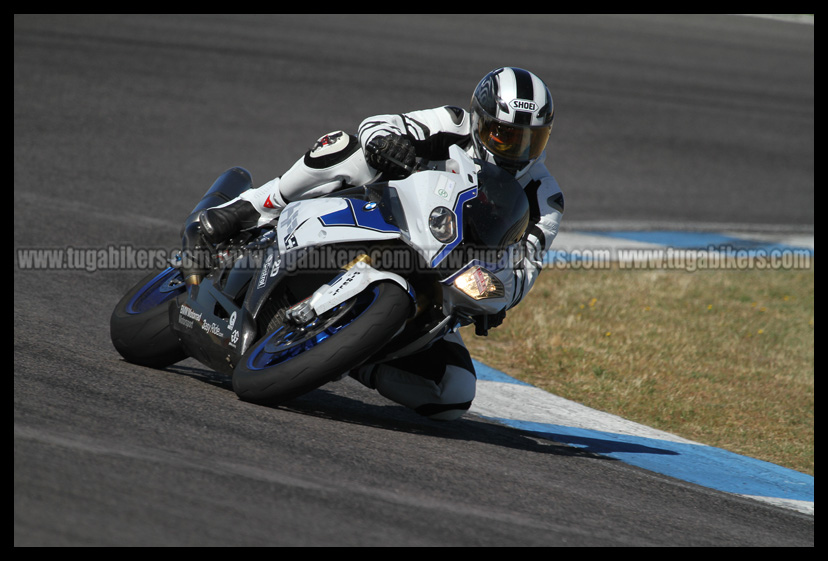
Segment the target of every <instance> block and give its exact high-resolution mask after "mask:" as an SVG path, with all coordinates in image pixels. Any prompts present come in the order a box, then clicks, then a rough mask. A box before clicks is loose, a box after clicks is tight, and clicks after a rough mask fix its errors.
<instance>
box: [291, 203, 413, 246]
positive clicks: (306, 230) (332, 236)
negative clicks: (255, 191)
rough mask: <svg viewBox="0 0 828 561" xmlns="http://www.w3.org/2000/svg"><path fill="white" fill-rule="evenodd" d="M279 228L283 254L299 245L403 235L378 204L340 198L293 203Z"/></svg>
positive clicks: (388, 237) (367, 240)
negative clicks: (383, 216)
mask: <svg viewBox="0 0 828 561" xmlns="http://www.w3.org/2000/svg"><path fill="white" fill-rule="evenodd" d="M277 228H278V238H279V239H278V243H279V251H280V252H281V253H282V254H285V253H287V252H288V251H290V250H292V249H294V248H297V247H313V246H318V245H327V244H335V243H347V242H371V241H381V240H389V239H394V238H399V237H400V229H399V228H398V227H396V226H394V225H392V224H388V223H387V222H385V220H384V219H383V218H382V215H381V214H380V212H379V210H378V209H377V205H376V204H374V203H368V202H367V201H361V200H358V199H348V198H338V197H330V198H322V199H311V200H307V201H296V202H293V203H290V204H289V205H288V206H287V207H285V209H284V210H283V211H282V214H281V216H280V217H279V225H278V227H277Z"/></svg>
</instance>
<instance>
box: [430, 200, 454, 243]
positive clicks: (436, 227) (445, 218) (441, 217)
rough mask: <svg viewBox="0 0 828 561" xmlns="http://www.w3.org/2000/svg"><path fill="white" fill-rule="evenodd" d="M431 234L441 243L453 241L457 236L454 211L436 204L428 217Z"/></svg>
mask: <svg viewBox="0 0 828 561" xmlns="http://www.w3.org/2000/svg"><path fill="white" fill-rule="evenodd" d="M428 227H429V229H430V230H431V235H432V236H434V238H435V239H436V240H437V241H439V242H442V243H448V242H450V241H453V240H454V238H455V237H457V219H456V218H455V216H454V213H453V212H452V211H450V210H449V209H447V208H446V207H444V206H438V207H437V208H435V209H434V210H432V211H431V216H429V217H428Z"/></svg>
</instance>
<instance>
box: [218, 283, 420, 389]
mask: <svg viewBox="0 0 828 561" xmlns="http://www.w3.org/2000/svg"><path fill="white" fill-rule="evenodd" d="M410 307H411V299H410V297H409V296H408V294H407V293H406V292H405V291H404V290H403V289H402V288H401V287H400V286H399V285H397V284H396V283H392V282H381V283H377V284H375V285H373V286H371V287H369V288H368V289H366V290H365V291H363V292H362V293H360V294H359V295H357V296H356V297H354V298H352V299H350V300H348V301H347V302H344V303H342V304H341V305H339V306H337V307H336V308H334V309H333V310H330V311H329V312H326V313H325V314H323V315H322V316H320V317H318V318H315V320H314V321H313V322H310V323H309V324H308V325H305V326H301V327H298V326H295V325H293V324H291V323H290V322H289V321H287V320H284V319H281V320H280V319H279V318H284V314H283V313H279V314H277V316H276V318H277V319H276V321H274V322H271V326H272V327H273V329H272V330H271V331H270V332H269V333H268V335H266V336H265V337H263V338H262V339H261V340H259V341H258V342H256V343H255V344H254V345H253V346H252V347H251V348H250V349H249V350H248V351H247V352H246V353H245V354H244V356H243V357H242V360H241V361H240V362H239V364H238V366H236V368H235V370H234V372H233V389H234V390H235V392H236V394H237V395H238V396H239V397H240V398H241V399H243V400H245V401H252V402H257V403H268V404H278V403H283V402H285V401H288V400H290V399H293V398H295V397H297V396H299V395H302V394H304V393H307V392H309V391H311V390H314V389H316V388H318V387H320V386H322V385H324V384H326V383H328V382H330V381H331V380H333V379H335V378H337V377H338V376H339V375H341V374H343V373H345V372H348V371H350V370H351V369H353V368H356V367H357V366H359V365H360V364H362V363H363V362H364V361H365V360H366V359H367V358H368V357H370V356H371V355H372V354H373V353H375V352H377V351H378V350H379V349H381V348H382V347H383V346H384V345H385V344H386V343H387V342H388V341H390V340H391V338H392V337H394V335H395V334H396V333H397V332H398V331H399V329H400V328H401V327H402V326H403V324H404V323H405V321H406V319H407V318H408V315H409V312H410V309H411V308H410Z"/></svg>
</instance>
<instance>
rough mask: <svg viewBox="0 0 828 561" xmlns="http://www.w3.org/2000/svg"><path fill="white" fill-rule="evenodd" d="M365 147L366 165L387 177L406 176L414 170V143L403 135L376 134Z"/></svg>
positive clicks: (398, 177)
mask: <svg viewBox="0 0 828 561" xmlns="http://www.w3.org/2000/svg"><path fill="white" fill-rule="evenodd" d="M365 148H366V152H367V153H368V154H367V156H366V160H367V161H368V165H370V166H371V167H372V168H374V169H375V170H377V171H379V172H381V173H382V174H383V175H384V176H385V177H386V178H388V179H400V178H403V177H407V176H408V175H410V174H411V173H412V172H413V171H414V163H415V158H416V154H415V151H414V145H413V144H412V143H411V141H410V140H409V139H408V138H407V137H405V136H401V135H398V134H389V135H387V136H377V137H374V138H372V139H371V140H370V141H369V142H368V145H367V146H366V147H365Z"/></svg>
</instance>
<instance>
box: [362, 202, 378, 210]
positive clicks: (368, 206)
mask: <svg viewBox="0 0 828 561" xmlns="http://www.w3.org/2000/svg"><path fill="white" fill-rule="evenodd" d="M375 208H377V203H375V202H370V203H365V206H364V207H362V210H374V209H375Z"/></svg>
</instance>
